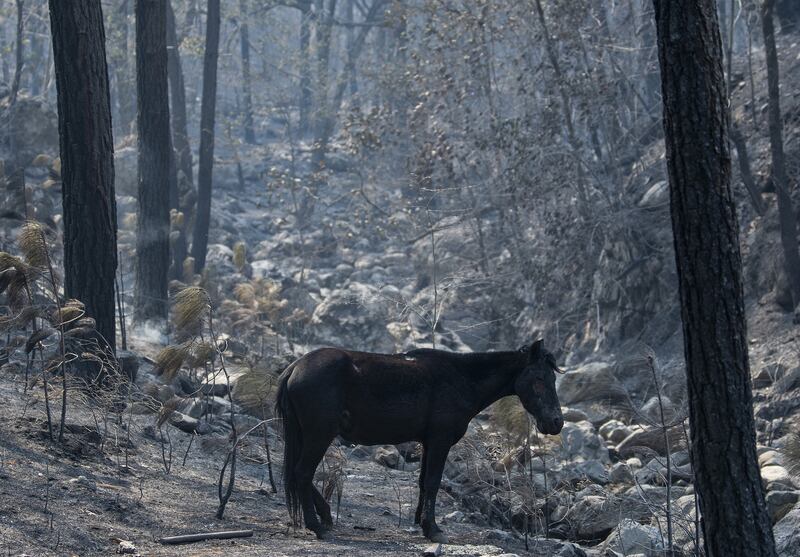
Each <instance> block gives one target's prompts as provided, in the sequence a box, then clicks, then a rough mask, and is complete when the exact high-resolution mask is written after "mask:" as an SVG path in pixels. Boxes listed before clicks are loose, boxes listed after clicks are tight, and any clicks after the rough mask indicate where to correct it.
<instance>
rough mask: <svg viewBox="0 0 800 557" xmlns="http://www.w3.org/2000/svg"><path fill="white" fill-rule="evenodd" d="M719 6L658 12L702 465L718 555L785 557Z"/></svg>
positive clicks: (705, 505)
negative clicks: (747, 293)
mask: <svg viewBox="0 0 800 557" xmlns="http://www.w3.org/2000/svg"><path fill="white" fill-rule="evenodd" d="M715 4H716V3H715V2H714V1H713V0H654V6H655V11H656V30H657V36H658V50H659V62H660V65H661V80H662V92H663V99H664V130H665V136H666V147H667V169H668V172H669V182H670V193H671V196H670V197H671V213H672V228H673V233H674V241H675V260H676V264H677V269H678V281H679V291H680V299H681V316H682V320H683V335H684V353H685V357H686V368H687V379H688V387H689V410H690V420H691V436H692V443H691V456H692V464H693V467H694V472H695V476H696V489H697V493H698V495H699V500H700V510H701V511H702V517H703V533H704V538H705V544H706V553H707V555H709V556H710V557H722V556H728V555H748V556H752V557H759V556H774V555H775V544H774V541H773V538H772V529H771V525H770V518H769V514H768V513H767V509H766V505H765V502H764V490H763V487H762V485H761V476H760V471H759V467H758V460H757V458H756V439H755V425H754V420H753V407H752V392H751V384H750V366H749V361H748V353H747V333H746V321H745V313H744V299H743V298H744V297H743V291H742V261H741V254H740V251H739V232H738V231H739V227H738V221H737V219H736V210H735V207H734V203H733V194H732V191H731V183H730V181H731V160H730V152H729V145H728V117H729V115H728V108H727V94H726V91H725V78H724V74H723V71H722V46H721V43H720V35H719V26H718V21H717V14H716V6H715Z"/></svg>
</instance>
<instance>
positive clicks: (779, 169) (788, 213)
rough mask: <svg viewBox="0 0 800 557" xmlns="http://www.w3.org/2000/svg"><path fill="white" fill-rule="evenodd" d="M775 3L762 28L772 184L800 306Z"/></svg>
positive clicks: (799, 260) (767, 1) (767, 7)
mask: <svg viewBox="0 0 800 557" xmlns="http://www.w3.org/2000/svg"><path fill="white" fill-rule="evenodd" d="M774 6H775V0H764V3H763V4H762V8H761V25H762V28H763V31H764V51H765V53H766V58H767V89H768V94H769V96H768V101H767V103H768V105H769V115H768V123H769V144H770V152H771V154H772V182H773V184H774V185H775V192H776V193H777V198H778V221H779V223H780V230H781V246H782V247H783V267H784V270H785V271H786V277H787V278H788V279H789V285H790V287H791V289H792V300H793V302H794V303H793V304H792V306H793V307H794V308H797V305H798V304H800V250H798V245H797V217H796V216H795V211H794V207H793V206H792V197H791V194H790V193H789V179H788V177H787V176H786V164H785V162H784V160H785V158H784V153H783V122H782V120H781V92H780V71H779V68H778V52H777V49H776V47H775V26H774V24H773V19H772V11H773V8H774Z"/></svg>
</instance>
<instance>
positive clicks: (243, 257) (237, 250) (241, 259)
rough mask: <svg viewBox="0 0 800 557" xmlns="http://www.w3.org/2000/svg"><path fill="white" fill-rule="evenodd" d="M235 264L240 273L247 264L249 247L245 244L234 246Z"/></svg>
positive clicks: (239, 243)
mask: <svg viewBox="0 0 800 557" xmlns="http://www.w3.org/2000/svg"><path fill="white" fill-rule="evenodd" d="M233 264H234V265H236V268H237V269H238V270H239V271H241V270H242V269H244V266H245V265H246V264H247V245H246V244H245V243H244V242H236V243H235V244H234V245H233Z"/></svg>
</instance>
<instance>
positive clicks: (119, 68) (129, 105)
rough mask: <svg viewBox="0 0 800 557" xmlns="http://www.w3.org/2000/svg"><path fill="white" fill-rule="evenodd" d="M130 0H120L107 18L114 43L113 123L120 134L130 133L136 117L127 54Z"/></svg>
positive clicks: (110, 58)
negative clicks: (115, 104)
mask: <svg viewBox="0 0 800 557" xmlns="http://www.w3.org/2000/svg"><path fill="white" fill-rule="evenodd" d="M129 3H130V0H122V2H121V3H120V4H119V7H118V8H116V13H113V14H112V15H111V16H110V17H109V18H108V22H109V39H111V40H112V41H113V42H114V43H116V44H115V46H113V47H112V48H111V49H110V53H109V61H110V62H111V68H112V72H113V74H114V83H115V86H116V92H117V94H116V100H117V118H116V121H115V122H114V124H115V125H116V127H117V130H119V132H120V134H121V135H122V136H125V135H128V134H129V133H131V122H133V119H134V118H135V117H136V99H135V95H134V91H135V89H134V87H133V84H132V83H131V81H132V79H131V72H130V62H129V58H130V57H129V56H128V9H129Z"/></svg>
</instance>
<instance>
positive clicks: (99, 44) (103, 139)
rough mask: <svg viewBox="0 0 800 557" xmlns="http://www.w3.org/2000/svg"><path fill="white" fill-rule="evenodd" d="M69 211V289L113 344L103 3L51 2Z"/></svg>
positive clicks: (113, 232) (112, 216)
mask: <svg viewBox="0 0 800 557" xmlns="http://www.w3.org/2000/svg"><path fill="white" fill-rule="evenodd" d="M50 29H51V31H52V35H53V40H52V43H53V59H54V61H55V73H56V88H57V92H58V131H59V140H60V141H59V143H60V147H61V177H62V200H63V206H64V207H63V208H64V291H65V294H66V296H67V297H68V298H77V299H79V300H81V301H82V302H83V303H84V304H86V312H87V314H88V315H89V316H91V317H93V318H94V319H95V321H96V323H97V331H98V332H99V333H100V334H101V335H103V337H104V338H105V339H106V341H108V344H109V346H111V348H112V349H113V348H114V346H115V327H114V279H115V277H116V272H117V217H116V214H117V213H116V200H115V198H114V142H113V137H112V133H111V99H110V95H109V85H108V68H107V66H106V50H105V44H106V38H105V30H104V29H103V12H102V9H101V6H100V0H83V1H81V2H64V1H63V0H50Z"/></svg>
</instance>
